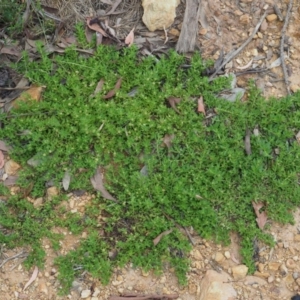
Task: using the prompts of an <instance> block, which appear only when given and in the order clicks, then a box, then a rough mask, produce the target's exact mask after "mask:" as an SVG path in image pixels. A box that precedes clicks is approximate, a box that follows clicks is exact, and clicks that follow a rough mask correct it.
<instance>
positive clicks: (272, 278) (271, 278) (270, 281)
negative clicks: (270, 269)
mask: <svg viewBox="0 0 300 300" xmlns="http://www.w3.org/2000/svg"><path fill="white" fill-rule="evenodd" d="M274 280H275V278H274V276H273V275H271V276H269V277H268V283H272V282H273V281H274Z"/></svg>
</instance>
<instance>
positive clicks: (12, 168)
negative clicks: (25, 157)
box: [4, 159, 21, 175]
mask: <svg viewBox="0 0 300 300" xmlns="http://www.w3.org/2000/svg"><path fill="white" fill-rule="evenodd" d="M20 168H21V166H20V165H19V164H18V163H16V162H15V161H13V160H12V159H10V160H9V161H7V162H6V163H5V165H4V170H5V173H6V174H8V175H15V174H16V173H17V171H18V170H19V169H20Z"/></svg>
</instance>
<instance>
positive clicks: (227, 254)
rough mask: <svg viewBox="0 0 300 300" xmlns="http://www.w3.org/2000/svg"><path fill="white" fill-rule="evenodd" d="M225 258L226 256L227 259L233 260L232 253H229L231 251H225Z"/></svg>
mask: <svg viewBox="0 0 300 300" xmlns="http://www.w3.org/2000/svg"><path fill="white" fill-rule="evenodd" d="M224 256H225V257H226V258H227V259H230V258H231V255H230V252H229V251H225V253H224Z"/></svg>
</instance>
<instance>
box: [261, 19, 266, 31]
mask: <svg viewBox="0 0 300 300" xmlns="http://www.w3.org/2000/svg"><path fill="white" fill-rule="evenodd" d="M267 29H268V22H267V21H266V20H263V22H262V23H261V25H260V31H261V32H264V31H266V30H267Z"/></svg>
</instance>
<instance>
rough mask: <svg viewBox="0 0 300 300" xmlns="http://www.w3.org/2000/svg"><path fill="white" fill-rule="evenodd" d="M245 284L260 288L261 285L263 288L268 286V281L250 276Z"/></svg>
mask: <svg viewBox="0 0 300 300" xmlns="http://www.w3.org/2000/svg"><path fill="white" fill-rule="evenodd" d="M244 284H245V285H251V286H253V285H254V284H257V285H258V286H260V285H261V286H263V285H266V284H267V281H266V280H264V279H262V278H260V277H257V276H252V275H248V276H246V278H245V280H244Z"/></svg>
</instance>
